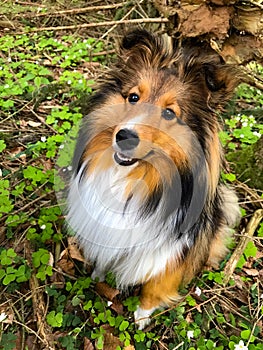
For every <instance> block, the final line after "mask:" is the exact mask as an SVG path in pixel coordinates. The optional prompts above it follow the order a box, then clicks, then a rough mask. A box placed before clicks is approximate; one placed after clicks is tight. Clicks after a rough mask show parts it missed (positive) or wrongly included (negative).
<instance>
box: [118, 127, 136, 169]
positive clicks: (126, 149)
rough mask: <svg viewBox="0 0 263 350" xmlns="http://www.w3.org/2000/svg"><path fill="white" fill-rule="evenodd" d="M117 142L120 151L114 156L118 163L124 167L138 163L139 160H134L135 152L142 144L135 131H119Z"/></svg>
mask: <svg viewBox="0 0 263 350" xmlns="http://www.w3.org/2000/svg"><path fill="white" fill-rule="evenodd" d="M115 142H116V145H117V147H118V149H119V150H120V151H119V152H116V153H115V154H114V159H115V161H116V163H118V164H119V165H123V166H129V165H132V164H134V163H136V162H137V161H138V159H137V158H132V153H133V150H134V149H135V148H136V147H137V146H138V145H139V143H140V139H139V136H138V134H137V133H136V132H135V131H134V130H130V129H121V130H119V131H118V132H117V134H116V136H115Z"/></svg>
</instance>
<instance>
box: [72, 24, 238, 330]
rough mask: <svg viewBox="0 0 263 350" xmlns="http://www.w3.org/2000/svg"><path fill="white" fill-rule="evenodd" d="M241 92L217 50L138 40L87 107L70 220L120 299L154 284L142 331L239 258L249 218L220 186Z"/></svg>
mask: <svg viewBox="0 0 263 350" xmlns="http://www.w3.org/2000/svg"><path fill="white" fill-rule="evenodd" d="M237 84H238V79H237V74H236V70H235V69H234V68H233V67H231V66H229V65H227V64H225V63H224V62H223V61H222V59H221V58H220V57H219V55H218V54H217V53H215V52H214V51H212V50H211V49H208V48H204V47H203V46H198V45H190V44H186V45H182V46H179V45H178V43H175V44H172V43H171V41H169V40H167V39H166V38H164V37H161V36H158V35H155V34H152V33H150V32H148V31H146V30H144V29H136V30H133V31H131V32H128V33H127V34H126V35H125V37H124V38H123V40H122V43H121V44H120V50H119V55H118V58H117V62H116V63H115V65H114V66H113V68H112V69H111V70H109V71H108V72H106V73H105V76H104V77H103V79H102V81H101V83H100V85H99V87H98V90H97V91H96V92H95V93H94V94H93V95H92V96H91V97H90V98H89V100H87V102H86V108H87V117H85V118H84V120H83V123H82V125H81V127H80V131H79V135H78V139H77V143H76V148H75V154H74V159H73V176H72V179H71V182H70V186H69V193H68V213H67V220H68V223H69V225H70V226H71V227H72V229H73V230H74V232H75V233H76V236H77V237H78V240H79V242H80V245H81V247H82V248H83V251H84V255H85V258H86V259H87V260H89V261H91V262H92V263H94V265H95V268H94V271H93V274H92V278H96V277H98V278H99V280H100V281H102V280H103V279H104V277H105V274H106V272H108V271H112V272H113V273H114V274H115V276H116V282H117V285H118V286H119V287H120V288H124V289H125V288H127V287H128V286H134V285H142V287H141V294H140V304H139V306H138V309H137V310H136V312H135V322H136V323H137V324H138V326H139V328H140V329H143V328H144V327H145V326H146V325H147V324H149V322H150V315H151V314H152V313H153V312H154V310H156V309H157V308H159V307H160V306H169V305H171V304H173V303H174V302H176V301H178V300H179V299H180V294H179V291H178V290H179V288H180V286H182V285H186V284H187V283H188V282H189V281H191V280H192V278H193V277H194V276H195V275H196V274H197V273H199V272H200V271H201V269H202V268H203V267H204V266H206V265H212V266H217V265H218V263H219V262H220V260H221V259H223V258H224V257H225V255H226V253H227V247H226V245H227V241H228V238H229V236H230V235H231V233H232V231H233V230H232V228H233V227H234V226H235V225H236V223H237V222H238V219H239V215H240V210H239V206H238V199H237V196H236V194H235V193H234V191H233V190H232V189H230V188H228V187H227V186H226V185H224V184H223V183H221V181H220V171H221V169H222V166H223V164H224V157H223V153H222V148H221V145H220V141H219V137H218V132H219V130H220V125H219V121H218V113H219V112H220V111H222V109H223V107H224V105H225V104H226V102H227V101H228V100H229V99H230V98H231V96H232V93H233V91H234V89H235V87H236V86H237Z"/></svg>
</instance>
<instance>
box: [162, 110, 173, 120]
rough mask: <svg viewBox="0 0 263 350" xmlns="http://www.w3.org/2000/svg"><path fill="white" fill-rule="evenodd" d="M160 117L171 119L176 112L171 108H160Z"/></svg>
mask: <svg viewBox="0 0 263 350" xmlns="http://www.w3.org/2000/svg"><path fill="white" fill-rule="evenodd" d="M162 117H163V118H164V119H166V120H172V119H174V118H175V117H176V114H175V113H174V111H173V110H172V109H170V108H166V109H163V110H162Z"/></svg>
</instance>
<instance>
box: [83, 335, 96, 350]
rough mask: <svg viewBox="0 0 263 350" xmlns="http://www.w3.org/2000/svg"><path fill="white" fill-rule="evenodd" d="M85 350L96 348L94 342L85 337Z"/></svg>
mask: <svg viewBox="0 0 263 350" xmlns="http://www.w3.org/2000/svg"><path fill="white" fill-rule="evenodd" d="M83 350H94V346H93V344H92V342H91V341H90V340H89V339H88V338H86V337H84V347H83Z"/></svg>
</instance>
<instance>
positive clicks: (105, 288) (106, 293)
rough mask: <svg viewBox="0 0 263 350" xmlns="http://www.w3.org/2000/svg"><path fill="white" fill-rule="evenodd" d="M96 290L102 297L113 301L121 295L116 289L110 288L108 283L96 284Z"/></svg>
mask: <svg viewBox="0 0 263 350" xmlns="http://www.w3.org/2000/svg"><path fill="white" fill-rule="evenodd" d="M95 290H96V292H97V293H99V295H101V296H102V297H105V298H106V299H108V300H110V301H113V299H114V298H115V297H116V296H117V295H118V294H120V291H119V290H118V289H116V288H112V287H110V286H109V285H108V284H107V283H105V282H98V283H97V284H96V287H95Z"/></svg>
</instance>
